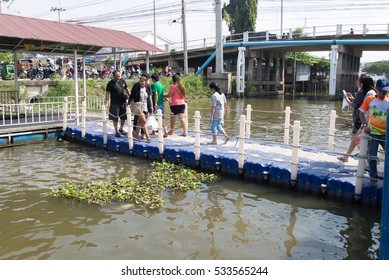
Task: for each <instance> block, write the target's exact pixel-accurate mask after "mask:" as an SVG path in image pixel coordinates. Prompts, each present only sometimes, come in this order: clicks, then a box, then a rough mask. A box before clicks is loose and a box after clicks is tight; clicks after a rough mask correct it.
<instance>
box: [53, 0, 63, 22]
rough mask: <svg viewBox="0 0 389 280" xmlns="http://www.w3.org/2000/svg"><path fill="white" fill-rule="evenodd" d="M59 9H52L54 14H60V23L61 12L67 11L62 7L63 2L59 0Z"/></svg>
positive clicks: (59, 19)
mask: <svg viewBox="0 0 389 280" xmlns="http://www.w3.org/2000/svg"><path fill="white" fill-rule="evenodd" d="M58 2H59V7H51V10H50V11H52V12H58V21H61V12H64V11H66V10H65V9H64V8H62V7H61V1H60V0H59V1H58Z"/></svg>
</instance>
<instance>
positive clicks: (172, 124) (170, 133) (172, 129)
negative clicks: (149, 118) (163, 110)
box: [167, 115, 176, 135]
mask: <svg viewBox="0 0 389 280" xmlns="http://www.w3.org/2000/svg"><path fill="white" fill-rule="evenodd" d="M175 123H176V116H175V115H170V131H169V132H168V133H167V134H168V135H173V133H174V125H175Z"/></svg>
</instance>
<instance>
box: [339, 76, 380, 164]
mask: <svg viewBox="0 0 389 280" xmlns="http://www.w3.org/2000/svg"><path fill="white" fill-rule="evenodd" d="M357 88H358V91H357V92H356V93H355V97H354V96H353V95H352V94H351V93H350V92H348V93H347V95H345V96H343V98H344V99H346V101H347V103H348V104H349V106H350V107H351V108H353V109H354V111H353V128H352V131H351V140H350V144H349V147H348V149H347V152H346V154H345V155H343V156H341V157H338V160H340V161H341V162H343V163H346V162H348V158H349V156H350V155H351V153H352V152H353V151H354V149H355V147H356V146H357V140H358V135H359V134H361V132H362V130H361V129H360V127H361V120H360V118H359V107H360V106H361V104H362V103H363V100H365V98H366V97H368V96H370V95H375V93H376V92H375V91H374V81H373V79H372V78H371V77H370V76H367V75H365V74H362V75H361V76H360V77H359V78H358V80H357Z"/></svg>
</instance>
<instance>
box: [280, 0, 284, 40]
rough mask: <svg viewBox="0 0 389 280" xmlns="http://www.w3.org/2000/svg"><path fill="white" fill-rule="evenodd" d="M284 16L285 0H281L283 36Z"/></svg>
mask: <svg viewBox="0 0 389 280" xmlns="http://www.w3.org/2000/svg"><path fill="white" fill-rule="evenodd" d="M283 17H284V1H283V0H281V32H280V34H281V36H282V33H283V32H282V31H283V29H282V27H283V26H282V25H283Z"/></svg>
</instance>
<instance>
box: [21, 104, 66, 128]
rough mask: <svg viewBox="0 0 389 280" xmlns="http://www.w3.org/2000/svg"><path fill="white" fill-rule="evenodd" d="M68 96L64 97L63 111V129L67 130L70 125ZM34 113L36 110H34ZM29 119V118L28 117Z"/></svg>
mask: <svg viewBox="0 0 389 280" xmlns="http://www.w3.org/2000/svg"><path fill="white" fill-rule="evenodd" d="M68 105H69V103H68V98H67V97H64V98H63V108H62V110H63V112H62V120H63V125H62V129H63V131H64V132H65V131H66V128H67V127H68ZM33 114H34V112H33ZM26 120H27V118H26Z"/></svg>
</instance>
